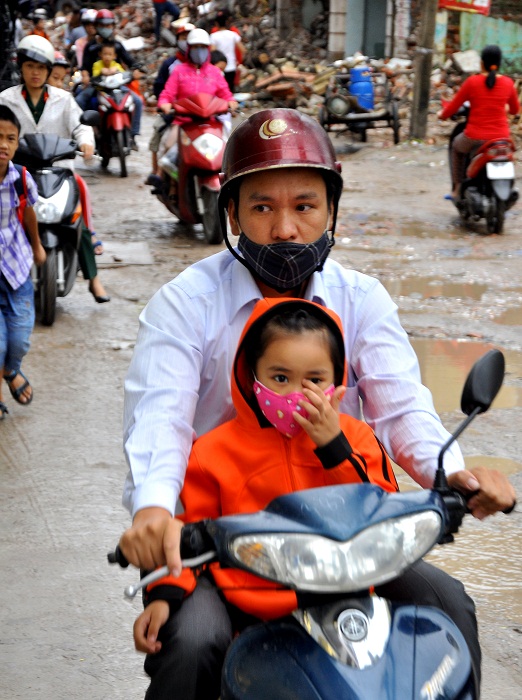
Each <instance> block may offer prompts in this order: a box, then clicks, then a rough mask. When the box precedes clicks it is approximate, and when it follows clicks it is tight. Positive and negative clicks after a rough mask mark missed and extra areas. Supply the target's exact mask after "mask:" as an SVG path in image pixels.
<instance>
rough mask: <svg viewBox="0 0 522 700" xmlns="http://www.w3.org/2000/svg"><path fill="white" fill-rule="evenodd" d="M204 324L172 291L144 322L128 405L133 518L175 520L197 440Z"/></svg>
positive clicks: (156, 300) (158, 297) (163, 293)
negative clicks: (156, 515) (151, 510)
mask: <svg viewBox="0 0 522 700" xmlns="http://www.w3.org/2000/svg"><path fill="white" fill-rule="evenodd" d="M204 325H205V324H204V320H203V319H202V318H200V315H199V310H198V309H197V307H196V306H195V305H194V304H191V301H190V299H188V298H187V297H186V296H185V294H184V293H183V292H182V291H181V290H179V288H177V287H175V286H173V285H165V286H164V287H162V288H161V289H160V290H159V291H158V292H157V293H156V294H155V295H154V297H153V298H152V299H151V300H150V301H149V303H148V305H147V307H146V308H145V309H144V311H143V312H142V314H141V316H140V328H139V331H138V338H137V341H136V346H135V349H134V354H133V358H132V361H131V364H130V367H129V371H128V373H127V377H126V380H125V401H124V450H125V456H126V459H127V463H128V465H129V474H128V476H127V480H126V482H125V486H124V492H123V503H124V505H125V506H126V507H127V508H128V509H129V510H130V511H131V513H132V514H133V515H134V514H135V513H136V511H138V510H140V509H141V508H145V507H149V506H158V507H161V508H165V509H166V510H168V511H170V512H171V513H172V514H174V511H175V507H176V501H177V499H178V496H179V494H180V491H181V487H182V486H183V480H184V478H185V471H186V466H187V464H188V459H189V455H190V451H191V448H192V443H193V441H194V440H195V437H196V434H195V431H194V429H193V427H192V426H193V424H194V415H195V411H196V405H197V401H198V392H199V386H200V376H201V371H202V350H201V348H202V347H203V340H202V339H203V337H204Z"/></svg>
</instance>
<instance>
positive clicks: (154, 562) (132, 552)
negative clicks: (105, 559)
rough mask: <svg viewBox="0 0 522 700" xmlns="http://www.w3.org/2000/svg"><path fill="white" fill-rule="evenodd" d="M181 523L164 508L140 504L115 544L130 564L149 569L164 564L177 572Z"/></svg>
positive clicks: (179, 567) (179, 571) (179, 565)
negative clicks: (147, 506) (140, 508)
mask: <svg viewBox="0 0 522 700" xmlns="http://www.w3.org/2000/svg"><path fill="white" fill-rule="evenodd" d="M182 527H183V522H182V521H181V520H177V519H176V518H173V517H172V515H171V514H170V513H169V511H168V510H165V509H164V508H158V507H151V508H143V510H139V511H138V512H137V513H136V515H135V516H134V520H133V523H132V527H130V528H129V529H128V530H125V532H124V533H123V535H122V536H121V538H120V542H119V545H120V548H121V550H122V552H123V554H124V555H125V557H126V558H127V560H128V561H129V562H130V563H131V564H133V565H134V566H136V567H138V568H141V569H148V570H152V569H156V568H158V567H159V566H164V565H165V564H166V565H167V566H168V567H169V570H170V572H171V573H172V575H173V576H179V575H180V574H181V556H180V552H179V543H180V535H181V529H182Z"/></svg>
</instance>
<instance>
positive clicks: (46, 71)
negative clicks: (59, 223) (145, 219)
mask: <svg viewBox="0 0 522 700" xmlns="http://www.w3.org/2000/svg"><path fill="white" fill-rule="evenodd" d="M17 58H18V65H19V66H20V71H21V74H22V84H21V85H15V86H14V87H11V88H8V89H7V90H4V91H3V92H0V104H4V105H6V106H7V107H10V108H11V109H12V110H13V112H15V114H16V115H17V117H18V119H19V121H20V124H21V131H20V136H21V137H22V136H24V135H25V134H33V133H36V132H38V133H42V134H56V135H57V136H61V137H63V138H67V139H70V138H72V139H74V140H75V141H76V142H77V143H78V148H79V149H80V150H81V151H82V152H83V154H84V156H85V158H91V157H92V155H93V153H94V133H93V130H92V128H91V127H90V126H86V125H84V124H81V122H80V117H81V110H80V108H79V107H78V105H77V104H76V102H75V101H74V98H73V97H72V95H71V94H70V93H68V92H66V91H65V90H60V89H58V88H55V87H53V86H51V85H48V84H47V81H48V78H49V75H50V73H51V70H52V67H53V64H54V62H55V52H54V48H53V46H52V44H51V43H50V42H48V41H47V39H44V38H43V37H40V36H32V35H28V36H25V37H24V38H23V39H22V41H21V42H20V43H19V44H18V47H17ZM59 164H63V165H64V167H67V168H70V169H71V170H74V161H71V160H65V161H60V162H59ZM75 177H76V182H77V183H78V188H79V190H80V196H81V205H82V213H83V217H84V224H85V225H84V226H83V229H82V238H81V242H80V248H79V250H78V258H79V262H80V267H81V269H82V272H83V275H84V278H85V279H86V280H87V281H88V286H89V291H90V292H91V294H92V295H93V296H94V298H95V300H96V301H97V302H98V303H103V302H107V301H110V297H108V296H107V292H106V291H105V289H104V287H103V284H102V283H101V280H100V278H99V277H98V270H97V267H96V260H95V257H94V250H93V245H95V244H96V243H97V239H96V234H95V233H94V231H93V227H92V220H91V207H90V201H89V193H88V189H87V185H86V183H85V182H84V180H83V179H82V178H81V177H80V176H79V175H78V174H76V175H75Z"/></svg>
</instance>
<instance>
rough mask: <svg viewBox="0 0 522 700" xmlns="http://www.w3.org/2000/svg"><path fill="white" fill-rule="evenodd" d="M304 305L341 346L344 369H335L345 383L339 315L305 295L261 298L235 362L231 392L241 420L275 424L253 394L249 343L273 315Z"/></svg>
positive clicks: (241, 341)
mask: <svg viewBox="0 0 522 700" xmlns="http://www.w3.org/2000/svg"><path fill="white" fill-rule="evenodd" d="M298 309H305V310H306V311H308V313H310V314H311V315H313V316H316V317H318V318H319V319H320V320H321V321H323V322H324V323H325V325H327V326H328V328H329V329H330V330H331V331H332V333H333V335H334V337H335V339H336V340H337V344H338V347H339V354H340V357H341V362H342V370H339V371H337V370H336V379H335V385H336V386H338V385H339V384H346V380H347V371H346V355H345V345H344V333H343V327H342V323H341V319H340V318H339V316H338V315H337V314H336V313H335V312H334V311H332V310H331V309H327V308H325V307H324V306H321V305H320V304H316V303H315V302H313V301H307V300H306V299H292V298H284V299H268V298H265V299H261V300H260V301H258V302H257V304H256V305H255V307H254V310H253V311H252V314H251V315H250V318H249V319H248V321H247V323H246V325H245V327H244V329H243V332H242V334H241V338H240V339H239V344H238V348H237V351H236V356H235V358H234V363H233V365H232V378H231V393H232V401H233V403H234V406H235V409H236V411H237V416H238V420H239V421H240V422H243V423H244V422H245V421H248V422H251V421H252V420H253V419H254V420H255V421H256V424H258V425H260V426H261V427H272V426H271V423H269V422H268V420H267V419H266V418H265V416H264V415H263V414H262V413H261V409H260V408H259V404H258V403H257V400H256V398H255V396H254V392H253V389H252V385H253V382H254V378H253V375H252V371H251V369H250V367H249V366H248V363H247V359H246V350H245V348H246V346H247V343H248V342H249V340H250V338H251V336H252V335H253V334H254V333H257V332H258V329H259V327H260V326H264V325H265V324H266V323H267V322H268V321H269V320H270V319H271V318H272V317H273V316H276V315H278V314H280V313H282V312H284V311H294V310H298Z"/></svg>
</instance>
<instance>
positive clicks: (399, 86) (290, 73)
mask: <svg viewBox="0 0 522 700" xmlns="http://www.w3.org/2000/svg"><path fill="white" fill-rule="evenodd" d="M225 5H226V6H228V7H229V8H231V9H233V11H234V15H235V17H237V18H238V19H237V20H236V27H237V28H238V29H239V31H240V33H241V37H242V41H243V44H244V45H245V47H246V49H247V54H246V56H245V58H244V62H243V65H242V66H240V83H239V86H238V100H239V101H240V103H241V104H242V106H243V107H245V108H265V107H273V106H284V107H298V108H299V109H300V110H302V111H304V112H307V113H309V114H312V115H317V114H318V111H319V108H320V106H321V105H322V104H323V103H324V97H325V93H326V91H327V89H328V86H329V85H330V84H331V83H332V81H333V79H334V76H335V75H336V74H337V73H338V72H349V70H350V69H351V68H352V67H353V66H354V65H357V64H360V63H361V62H365V63H366V65H368V66H370V67H371V69H372V71H373V73H374V74H375V75H379V76H381V77H382V78H384V80H385V82H386V83H387V86H388V89H389V91H391V94H392V95H393V97H394V99H395V100H396V101H397V104H398V107H399V116H400V118H401V119H406V118H407V117H408V116H409V112H410V105H411V101H412V97H413V87H414V71H413V63H412V60H411V59H409V58H391V59H388V60H382V59H381V60H374V59H368V58H366V57H363V56H360V55H356V56H350V57H347V58H346V59H344V60H342V61H336V62H335V63H333V64H329V63H328V61H327V45H326V42H327V36H328V13H327V12H322V13H320V14H318V15H317V16H316V18H315V19H314V21H313V23H312V25H311V27H310V30H309V31H307V30H305V29H303V28H297V29H295V30H294V31H293V32H291V33H290V34H289V35H288V36H285V37H284V39H281V38H280V37H279V36H278V33H277V31H276V28H275V13H274V11H273V3H270V2H258V1H257V0H235V2H233V3H230V2H226V0H214V1H213V2H210V3H205V4H204V5H202V4H201V3H197V4H195V3H194V2H189V3H188V4H184V3H183V2H181V3H179V6H180V9H181V16H187V17H188V18H190V21H192V22H193V23H197V24H198V26H203V27H204V28H205V29H207V30H210V28H211V27H212V24H213V18H214V17H215V13H216V10H218V9H220V8H221V6H223V7H224V6H225ZM231 5H232V7H231ZM202 8H203V10H208V14H205V12H204V11H202ZM114 12H115V14H116V18H117V22H118V27H117V36H118V38H119V39H120V40H121V41H122V42H123V43H124V44H125V46H126V48H127V49H128V50H130V51H131V52H133V53H134V55H136V58H137V60H138V61H139V62H140V63H141V64H142V65H143V66H145V67H146V70H147V74H146V76H145V78H144V79H143V81H142V94H143V96H144V99H145V104H146V107H147V108H148V109H149V110H151V111H153V110H154V109H155V106H156V98H155V97H154V94H153V91H152V86H153V83H154V79H155V77H156V75H157V72H158V69H159V67H160V65H161V63H162V62H163V60H164V59H165V58H167V57H168V56H169V55H171V53H172V51H173V50H174V49H173V47H174V46H175V37H174V35H173V34H172V32H171V31H170V30H169V21H170V19H171V18H170V17H169V16H168V15H167V16H165V17H164V23H163V28H162V32H161V42H160V43H159V45H158V44H157V43H156V41H155V37H154V32H153V27H154V10H153V3H152V2H151V0H129V2H126V3H124V4H122V5H120V6H117V7H115V8H114ZM64 21H65V19H64V18H63V19H61V20H60V18H59V17H58V18H55V20H54V23H53V24H52V26H50V27H49V31H50V34H51V39H52V41H53V43H54V45H55V46H56V47H57V48H59V47H60V45H61V44H62V41H63V32H64V28H65V25H64ZM50 24H51V23H50ZM479 68H480V59H479V55H478V53H477V52H476V51H466V52H457V53H454V54H453V55H452V57H451V59H448V60H447V61H446V63H445V64H444V65H443V66H436V67H435V68H434V70H433V72H432V76H431V85H432V91H431V99H432V109H431V110H430V111H431V112H432V113H435V112H436V111H437V110H438V109H439V107H440V102H441V100H449V99H451V97H452V95H453V94H454V93H455V91H456V90H457V89H458V88H459V86H460V85H461V83H462V81H463V80H464V79H465V77H466V76H467V75H469V74H470V73H472V72H475V71H476V70H478V69H479ZM379 99H380V97H379V94H378V92H377V94H376V100H377V102H378V101H379Z"/></svg>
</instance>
